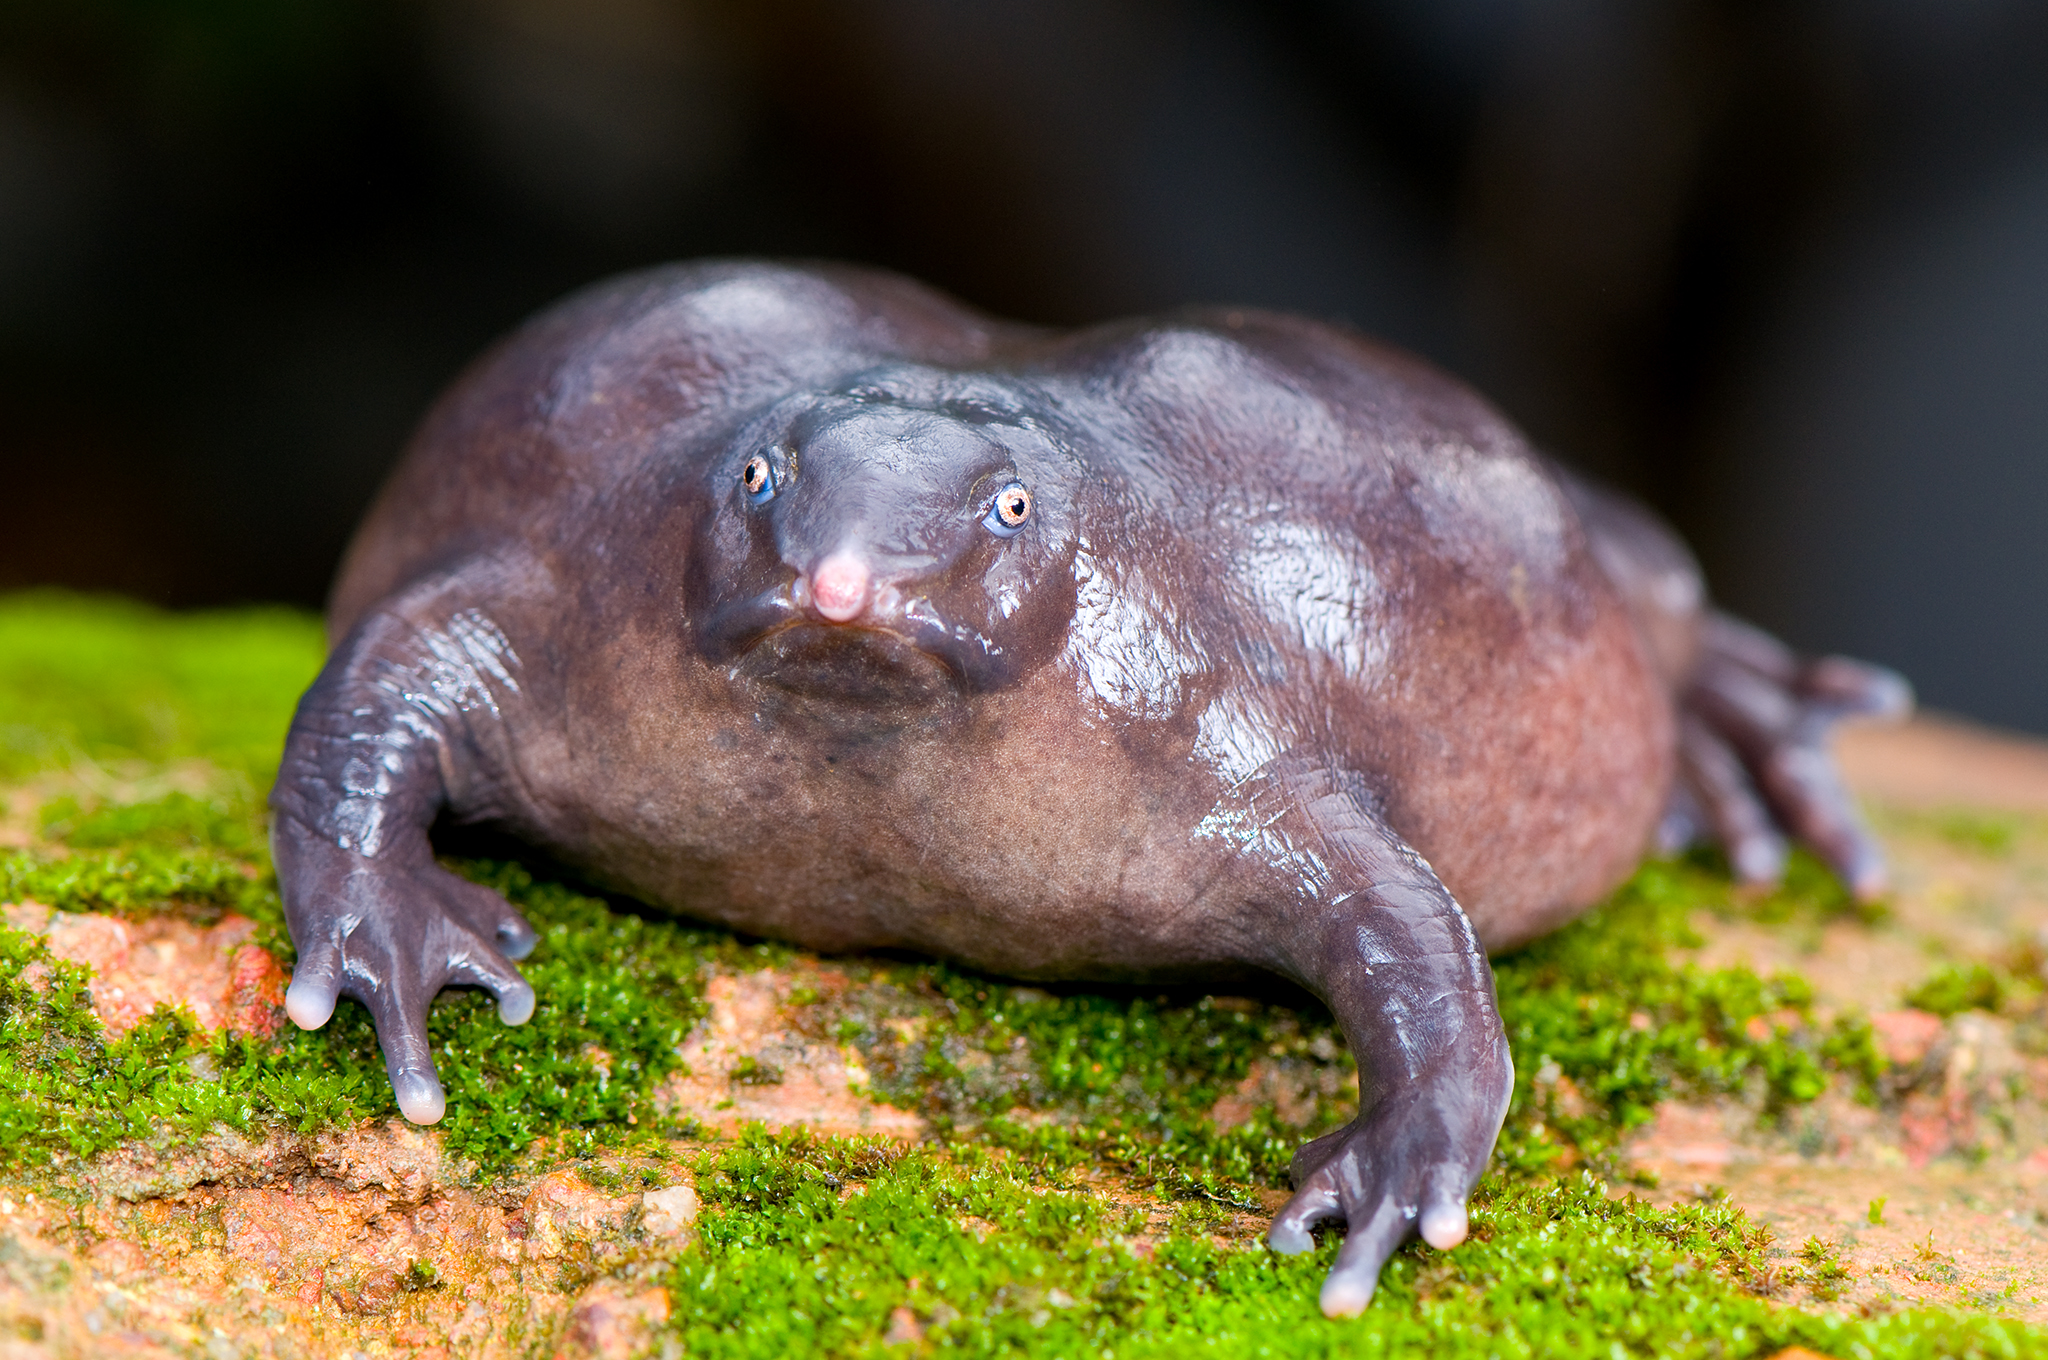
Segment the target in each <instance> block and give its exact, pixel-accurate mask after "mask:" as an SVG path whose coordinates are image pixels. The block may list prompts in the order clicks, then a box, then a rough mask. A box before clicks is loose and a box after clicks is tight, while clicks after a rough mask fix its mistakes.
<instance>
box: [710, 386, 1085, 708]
mask: <svg viewBox="0 0 2048 1360" xmlns="http://www.w3.org/2000/svg"><path fill="white" fill-rule="evenodd" d="M1045 409H1046V403H1045V401H1044V400H1043V399H1042V398H1039V397H1037V396H1036V394H1034V393H1033V392H1032V391H1031V390H1030V389H1028V388H1027V387H1024V386H1022V385H1012V384H1008V383H1004V382H1001V381H999V380H995V379H991V378H988V377H966V376H963V375H958V374H951V373H945V372H942V371H938V370H933V369H927V368H921V367H913V366H909V365H900V366H892V367H888V368H881V369H875V370H870V371H868V372H865V373H862V374H860V375H858V376H857V377H855V378H853V379H851V380H849V381H847V382H845V383H843V384H841V385H839V386H837V387H835V388H833V389H830V390H827V391H822V392H809V393H805V394H802V395H800V396H797V397H793V398H791V399H789V400H786V401H783V402H780V403H778V404H777V405H776V406H775V407H774V408H772V409H771V410H770V411H768V412H766V413H764V414H763V415H762V417H761V418H759V419H758V420H755V421H752V422H750V423H749V424H748V426H747V427H746V428H745V429H744V430H742V431H741V434H740V437H739V438H738V439H736V440H735V441H734V442H733V443H732V444H731V445H730V446H729V448H728V449H727V450H726V452H725V454H724V455H723V456H722V457H720V458H718V459H716V460H714V461H713V462H712V463H711V465H710V467H709V469H708V470H707V475H708V477H709V478H710V479H711V484H710V487H709V488H708V490H709V492H710V495H711V503H712V505H713V507H714V511H713V521H712V524H711V526H710V532H709V533H707V534H703V535H700V536H699V538H698V548H697V554H698V556H697V561H696V564H695V565H696V568H697V570H696V571H695V572H694V573H693V574H694V576H695V578H696V584H697V587H698V593H699V598H700V606H699V608H697V609H696V610H695V611H693V612H694V613H695V616H696V618H697V620H698V628H699V642H700V645H701V646H702V647H703V649H704V651H705V653H706V654H707V655H709V656H711V657H713V658H714V659H718V660H721V661H727V662H730V663H733V664H736V665H737V666H739V667H741V668H743V669H744V670H746V671H747V672H749V673H751V674H753V675H755V676H757V677H758V678H760V679H762V680H765V681H768V682H770V683H773V684H776V685H779V686H782V687H784V688H788V689H794V690H801V691H806V692H814V693H820V694H822V695H825V696H828V697H829V696H830V695H832V694H834V693H837V694H839V695H841V696H842V697H845V698H847V699H850V700H855V701H859V700H862V699H889V698H894V697H911V696H913V695H914V694H916V693H917V692H919V691H921V690H925V689H929V688H931V687H932V686H934V685H948V684H950V685H953V686H958V687H962V688H965V689H967V690H970V691H971V690H978V689H988V688H994V687H997V686H1001V685H1004V684H1007V683H1010V682H1012V681H1014V680H1015V679H1017V678H1018V677H1019V676H1020V675H1021V674H1022V673H1024V672H1025V671H1027V670H1029V669H1031V668H1032V667H1034V666H1035V665H1038V664H1041V663H1042V662H1044V661H1045V660H1047V659H1049V658H1050V657H1051V656H1053V655H1055V654H1057V652H1058V650H1059V648H1060V646H1061V644H1062V642H1063V641H1064V637H1065V632H1066V627H1067V623H1068V620H1069V619H1070V618H1071V617H1072V614H1073V609H1074V578H1073V573H1072V569H1071V564H1072V560H1073V551H1074V550H1073V542H1074V510H1075V497H1076V495H1077V494H1079V493H1081V492H1082V491H1083V489H1084V488H1085V487H1086V486H1087V484H1088V483H1087V479H1086V478H1085V477H1084V476H1083V475H1082V469H1081V465H1080V464H1079V462H1078V461H1077V460H1076V458H1075V457H1074V455H1073V454H1072V453H1071V452H1070V451H1069V450H1068V449H1067V448H1066V447H1065V446H1064V445H1063V443H1062V442H1061V440H1060V439H1059V438H1058V437H1057V436H1056V435H1054V434H1053V433H1052V430H1051V427H1050V425H1049V424H1048V423H1047V422H1046V421H1045V420H1044V419H1042V418H1041V417H1042V414H1043V412H1044V411H1045Z"/></svg>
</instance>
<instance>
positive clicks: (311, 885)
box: [270, 590, 535, 1124]
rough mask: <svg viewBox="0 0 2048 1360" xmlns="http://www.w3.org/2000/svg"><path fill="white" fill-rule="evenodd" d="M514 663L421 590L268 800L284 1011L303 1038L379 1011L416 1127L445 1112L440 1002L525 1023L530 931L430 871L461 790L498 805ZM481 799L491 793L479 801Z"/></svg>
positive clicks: (325, 692)
mask: <svg viewBox="0 0 2048 1360" xmlns="http://www.w3.org/2000/svg"><path fill="white" fill-rule="evenodd" d="M517 668H518V657H517V655H516V654H515V653H514V652H513V650H512V648H511V645H510V644H509V642H507V640H506V638H505V636H504V634H503V633H502V632H501V631H500V630H499V629H498V627H497V625H496V624H494V623H493V622H491V620H490V619H489V618H488V617H486V616H485V615H484V614H482V613H480V612H479V611H477V610H475V609H465V608H451V607H450V606H449V605H448V604H447V603H446V592H444V591H436V590H428V591H425V592H416V593H415V595H414V597H412V598H407V599H403V600H400V601H397V602H395V603H393V604H390V605H387V606H385V607H384V608H382V609H380V610H379V611H378V612H377V613H375V614H373V615H371V616H370V617H369V618H368V619H366V620H365V621H364V622H363V623H361V624H360V625H359V626H358V627H357V628H356V629H355V630H354V632H352V633H351V634H350V635H349V636H348V637H347V638H346V639H345V640H344V641H343V642H342V643H341V645H340V646H339V647H337V648H336V649H335V652H334V654H333V656H332V657H330V658H329V659H328V663H327V666H326V668H325V669H324V670H322V672H321V674H320V678H319V679H318V680H317V681H315V682H314V684H313V687H312V688H311V689H309V690H308V691H307V692H306V695H305V697H304V698H303V699H302V700H300V702H299V708H298V712H297V714H296V715H295V716H294V717H293V719H292V726H291V733H290V735H289V737H288V738H287V739H286V743H285V753H284V761H283V764H282V766H281V767H280V769H279V771H278V779H277V785H276V787H275V788H274V789H273V790H272V791H271V795H270V805H271V809H272V811H273V814H274V815H273V818H272V826H271V846H272V851H273V854H274V857H275V859H276V862H277V878H278V888H279V891H280V893H281V894H282V896H283V898H284V911H285V921H286V923H287V924H288V925H289V926H290V928H291V934H292V942H293V944H294V945H296V946H297V948H298V955H299V958H298V964H297V966H296V968H295V969H294V970H293V973H292V981H291V986H290V989H289V990H288V991H287V993H286V996H285V1012H286V1014H288V1015H289V1016H290V1017H291V1018H292V1020H293V1022H294V1023H296V1024H297V1025H299V1026H300V1027H301V1028H304V1029H316V1028H318V1027H319V1026H321V1025H323V1024H325V1023H327V1019H328V1017H329V1016H330V1015H332V1014H333V1013H334V1007H335V1002H336V1000H337V998H339V997H342V996H350V997H354V998H355V999H356V1000H358V1001H360V1002H361V1003H362V1004H363V1005H364V1006H365V1007H367V1008H368V1009H369V1012H370V1015H371V1018H372V1019H373V1020H374V1021H375V1023H376V1026H377V1038H378V1042H379V1043H380V1045H381V1046H382V1047H383V1050H384V1061H385V1068H386V1070H387V1072H388V1073H389V1074H390V1078H391V1086H392V1090H393V1092H394V1094H395V1095H396V1096H397V1099H398V1108H399V1110H400V1111H401V1112H402V1113H403V1114H404V1115H405V1117H406V1118H407V1119H410V1120H412V1121H413V1122H414V1123H417V1124H431V1123H433V1122H435V1121H436V1120H438V1119H440V1117H441V1115H442V1113H443V1112H444V1110H445V1106H446V1101H445V1096H444V1094H443V1091H442V1087H441V1082H440V1078H439V1076H438V1074H437V1073H436V1072H435V1070H434V1063H433V1059H432V1057H431V1055H430V1052H429V1048H428V1044H427V1031H426V1019H427V1006H428V1004H429V1003H430V1002H431V1001H432V1000H433V999H434V996H435V994H436V993H438V992H439V991H440V990H441V989H442V988H443V987H446V986H450V985H462V986H473V987H482V988H485V989H486V990H488V991H490V992H491V993H493V994H494V995H495V996H496V997H497V1000H498V1013H499V1015H500V1017H502V1018H503V1019H504V1020H505V1021H506V1022H507V1023H510V1024H519V1023H521V1022H522V1021H524V1020H526V1019H527V1018H528V1017H529V1016H531V1015H532V1014H533V1006H534V996H533V988H532V987H531V986H529V985H528V984H527V982H526V980H525V979H524V978H522V977H520V975H519V970H518V969H517V968H515V967H514V966H513V965H512V963H511V960H512V959H516V958H522V957H524V956H525V955H526V953H527V952H528V951H529V950H531V949H532V948H533V943H534V938H535V937H534V931H533V928H532V927H531V926H530V925H528V924H527V922H526V920H525V919H524V918H523V917H521V916H520V914H519V913H518V912H517V911H515V910H514V909H513V908H512V906H511V905H510V904H509V903H507V902H506V901H505V900H504V899H503V898H502V897H500V896H498V894H496V893H494V892H491V891H489V890H488V889H485V888H481V887H478V886H477V885H476V884H474V883H470V882H468V881H467V880H465V879H462V878H459V877H457V876H456V875H454V874H452V873H449V872H448V871H447V870H446V869H443V868H442V867H441V866H440V865H439V864H437V863H435V861H434V851H433V847H432V845H431V844H430V843H429V842H428V839H427V832H428V828H429V827H431V826H432V824H433V822H434V819H435V817H436V816H437V815H438V814H439V813H440V812H441V810H442V809H443V808H444V807H446V806H448V805H449V803H450V801H451V798H450V784H451V782H453V783H456V784H458V785H460V786H462V787H463V788H464V789H465V791H466V792H467V793H468V794H469V795H470V798H469V799H468V800H466V801H469V802H471V803H472V805H473V806H474V805H475V804H476V803H478V802H481V803H484V804H488V801H489V797H488V791H487V786H488V784H489V783H490V781H489V780H488V779H486V778H485V777H484V776H483V775H482V773H481V772H482V771H484V770H487V769H491V768H496V767H498V764H499V762H498V761H497V760H496V759H494V758H493V757H494V756H496V755H498V754H501V751H500V750H499V749H497V748H501V747H502V743H503V738H504V735H505V734H504V733H503V731H502V726H503V724H504V722H505V720H506V716H507V715H506V712H505V709H506V706H507V705H508V704H511V703H516V702H517V701H518V700H519V699H520V697H521V696H520V680H519V678H518V676H517V674H516V671H517ZM479 786H485V791H484V792H483V793H482V794H481V795H480V794H479Z"/></svg>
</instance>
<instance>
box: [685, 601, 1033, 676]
mask: <svg viewBox="0 0 2048 1360" xmlns="http://www.w3.org/2000/svg"><path fill="white" fill-rule="evenodd" d="M702 636H703V638H704V640H705V643H706V644H707V651H708V652H709V653H710V654H712V655H713V656H715V657H717V658H718V659H720V660H722V661H724V662H726V663H727V664H728V665H730V666H731V668H732V671H733V674H734V675H735V676H736V677H738V676H745V677H748V678H751V679H754V680H757V681H760V682H762V683H765V684H769V685H773V686H775V687H776V688H778V689H785V690H789V691H791V692H795V693H803V694H808V695H812V696H816V697H821V698H824V697H836V698H842V699H844V700H845V701H847V702H848V703H853V704H875V703H891V702H899V701H904V700H918V699H923V700H927V701H928V700H931V699H935V698H938V697H939V696H940V694H941V693H942V692H945V691H952V692H958V691H962V690H973V689H980V688H984V687H987V686H990V685H993V684H998V683H1000V682H1001V679H1002V676H1003V674H1004V670H1005V666H1004V663H1005V662H1006V660H1007V658H1006V657H1005V655H1004V653H1003V649H1002V648H1000V647H998V646H996V645H995V644H994V643H992V642H991V641H990V640H989V639H987V638H986V637H983V636H982V635H981V634H980V633H979V632H976V631H975V630H973V629H971V628H965V627H962V626H960V625H957V624H952V623H949V622H948V621H947V620H946V619H945V618H944V617H943V616H941V615H940V614H939V612H938V611H937V610H936V609H934V608H933V607H932V605H931V604H930V602H929V601H927V600H925V599H923V598H921V597H920V598H915V599H910V600H907V601H904V602H903V603H901V604H900V605H898V606H897V607H895V608H892V609H890V610H888V611H887V612H886V613H879V612H870V613H869V614H868V615H865V616H863V617H862V618H861V619H860V620H858V621H855V622H851V623H835V622H831V621H828V620H825V619H821V618H819V617H818V616H817V615H815V614H814V613H812V612H810V611H808V610H806V609H804V608H802V607H801V606H799V605H798V604H797V603H796V602H795V601H794V600H793V599H792V598H791V595H790V591H789V589H788V587H786V586H785V587H781V588H778V589H775V590H771V591H768V592H765V593H764V594H762V595H759V596H756V597H755V598H753V599H751V600H744V601H739V602H737V603H734V604H730V605H727V606H725V607H723V608H720V609H718V610H716V611H714V612H713V613H712V615H711V617H710V618H709V619H708V620H707V621H706V624H705V627H704V629H703V634H702Z"/></svg>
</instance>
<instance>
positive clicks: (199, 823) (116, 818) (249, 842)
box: [36, 793, 264, 861]
mask: <svg viewBox="0 0 2048 1360" xmlns="http://www.w3.org/2000/svg"><path fill="white" fill-rule="evenodd" d="M36 820H37V821H38V823H40V825H41V827H42V833H43V837H44V839H46V840H50V841H55V842H58V843H60V844H63V845H68V846H71V847H73V848H74V849H79V850H108V849H115V848H120V847H127V846H149V847H152V848H158V849H167V850H202V849H203V850H219V851H222V852H224V853H226V854H229V855H233V856H235V857H237V858H239V859H243V860H252V861H253V860H256V859H258V858H260V857H261V856H262V854H263V851H264V821H263V816H262V812H261V810H260V808H258V807H256V806H254V805H253V802H252V800H247V799H234V798H229V797H225V796H223V797H216V798H194V797H193V796H192V795H191V794H189V793H168V794H165V795H164V796H163V797H161V798H155V799H151V800H149V801H147V802H141V803H125V804H111V805H103V806H98V807H93V808H90V809H88V808H86V807H84V806H82V805H81V804H80V803H79V801H78V799H77V798H76V797H75V796H73V795H70V794H66V795H64V796H63V797H60V798H54V799H52V800H50V801H49V802H47V803H45V804H43V806H42V807H41V808H39V809H38V810H37V812H36Z"/></svg>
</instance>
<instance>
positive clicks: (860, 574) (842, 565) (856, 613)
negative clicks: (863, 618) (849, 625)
mask: <svg viewBox="0 0 2048 1360" xmlns="http://www.w3.org/2000/svg"><path fill="white" fill-rule="evenodd" d="M872 580H873V578H872V577H870V576H869V575H868V567H867V563H865V562H863V561H861V560H860V559H859V558H858V557H855V556H854V555H853V554H852V553H846V552H837V553H833V554H832V555H831V556H830V557H828V558H826V559H825V560H824V561H822V562H820V563H819V564H818V565H817V566H816V567H814V568H812V569H811V602H812V603H813V604H815V605H816V606H817V607H818V612H819V613H820V614H823V615H824V616H825V617H826V618H828V619H830V620H832V621H833V622H834V623H846V622H848V621H849V620H852V619H856V618H859V617H860V614H861V612H862V611H863V610H865V609H866V608H867V607H868V587H869V585H870V584H871V583H872Z"/></svg>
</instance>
